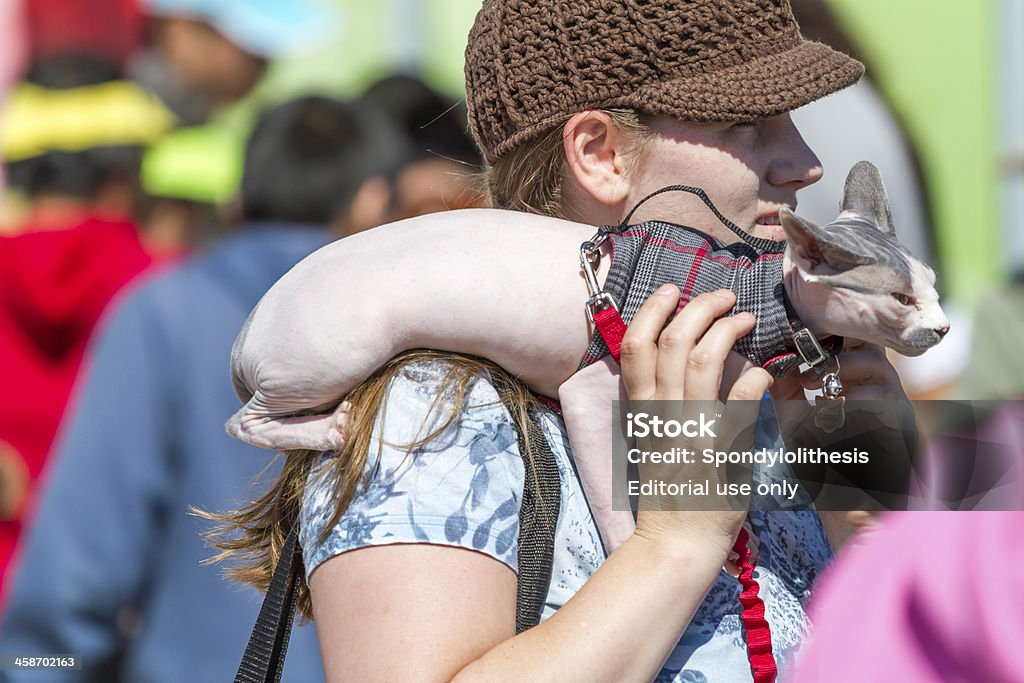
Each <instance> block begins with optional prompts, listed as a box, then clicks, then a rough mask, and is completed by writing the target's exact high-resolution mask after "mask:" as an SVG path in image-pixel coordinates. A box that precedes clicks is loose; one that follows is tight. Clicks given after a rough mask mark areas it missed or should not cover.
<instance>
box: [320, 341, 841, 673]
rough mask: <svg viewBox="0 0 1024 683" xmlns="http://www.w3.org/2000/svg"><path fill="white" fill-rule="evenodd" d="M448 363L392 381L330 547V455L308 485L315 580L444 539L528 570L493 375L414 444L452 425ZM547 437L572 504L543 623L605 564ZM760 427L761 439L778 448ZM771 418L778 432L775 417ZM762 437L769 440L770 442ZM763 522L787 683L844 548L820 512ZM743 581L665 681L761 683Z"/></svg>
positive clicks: (722, 598) (723, 580)
mask: <svg viewBox="0 0 1024 683" xmlns="http://www.w3.org/2000/svg"><path fill="white" fill-rule="evenodd" d="M446 372H447V366H446V364H445V363H444V362H443V361H425V362H419V363H416V364H412V365H410V366H408V367H407V368H406V369H405V370H404V371H403V372H402V373H400V374H399V375H398V376H397V377H396V378H395V379H394V380H393V382H392V384H391V386H390V388H389V390H388V393H387V398H386V402H385V409H384V410H382V411H381V414H380V415H378V420H377V425H376V429H375V432H374V445H373V446H371V452H370V456H371V457H370V458H368V463H367V476H368V483H367V485H366V487H365V489H364V490H363V491H362V492H361V493H360V495H358V496H357V497H356V498H355V499H354V500H353V502H352V504H351V505H350V506H349V508H348V509H347V510H346V511H345V513H344V514H343V515H342V517H341V520H340V522H339V523H338V524H336V525H335V526H334V527H333V528H331V529H330V530H329V531H327V532H326V533H327V536H326V539H325V540H324V541H323V542H320V540H319V537H320V535H321V533H323V532H324V530H325V527H326V526H327V524H328V522H329V520H330V518H331V515H332V513H333V511H334V504H333V480H332V478H331V476H330V468H329V465H330V463H331V457H329V456H327V455H325V456H321V460H320V461H319V462H318V463H317V465H316V467H314V469H313V471H312V472H311V474H310V477H309V480H308V482H307V487H306V494H305V499H304V501H303V509H302V515H301V534H300V542H301V543H302V548H303V558H304V561H305V566H306V572H307V573H306V578H307V581H308V578H309V576H310V575H311V574H312V572H314V571H315V570H316V568H317V567H318V566H320V564H322V563H323V562H325V561H326V560H328V559H330V558H331V557H334V556H336V555H338V554H340V553H344V552H346V551H348V550H354V549H357V548H364V547H367V546H374V545H388V544H393V543H430V544H437V545H447V546H454V547H459V548H468V549H472V550H476V551H480V552H484V553H487V554H488V555H491V556H492V557H494V558H495V559H497V560H499V561H501V562H503V563H505V564H506V565H508V566H509V567H510V568H511V569H512V570H513V571H515V570H516V569H517V562H516V551H517V540H518V534H519V502H520V498H521V496H522V491H523V482H524V475H523V464H522V460H521V458H520V456H519V452H518V446H517V437H516V431H515V427H514V423H513V422H512V419H511V417H510V416H509V414H508V412H507V411H506V410H505V409H504V407H503V406H502V405H501V403H500V401H499V400H498V396H497V393H496V392H495V390H494V388H493V387H492V386H491V385H490V384H489V383H488V382H487V380H486V378H485V377H478V378H477V379H476V380H475V381H474V382H473V384H472V386H471V388H470V389H469V391H468V392H467V394H466V397H465V401H466V407H465V408H464V409H463V411H462V412H461V413H459V414H458V415H457V416H456V418H455V420H454V421H453V422H452V424H451V425H449V426H448V427H447V428H446V429H444V430H443V431H442V432H441V433H440V434H439V435H437V436H436V437H435V438H433V439H431V440H430V441H429V442H428V443H426V444H424V445H421V446H417V447H414V448H412V449H411V450H410V449H409V448H408V447H407V446H408V444H412V443H414V442H416V441H419V440H421V439H424V438H425V437H427V436H429V435H431V434H432V433H433V432H435V431H437V430H438V428H439V427H441V426H443V425H444V424H445V422H446V421H447V420H448V418H449V417H450V416H451V402H450V401H451V397H450V396H444V395H441V396H440V398H439V390H440V388H441V387H442V385H443V380H444V377H445V374H446ZM541 422H542V427H543V429H544V432H545V434H546V436H547V438H548V442H549V444H550V446H551V450H552V452H553V453H554V455H555V459H556V461H557V463H558V468H559V474H560V477H561V484H562V504H561V511H560V514H559V519H558V525H557V529H556V536H555V552H554V565H553V569H552V581H551V587H550V589H549V592H548V596H547V600H546V603H547V604H546V607H545V610H544V614H543V618H547V617H550V616H551V615H552V614H553V613H554V612H555V611H556V610H557V609H558V608H559V607H560V606H562V605H563V604H565V603H566V602H567V601H568V600H569V599H570V598H571V597H572V596H573V594H574V593H576V591H578V590H579V589H580V587H582V585H583V583H584V582H585V581H586V580H587V579H588V578H589V577H590V576H591V575H592V574H593V573H594V572H596V571H597V570H598V568H599V567H600V566H601V563H602V562H603V561H604V559H605V554H604V550H603V548H602V545H601V541H600V537H599V535H598V531H597V527H596V526H595V524H594V520H593V517H592V516H591V513H590V509H589V507H588V505H587V501H586V498H585V496H584V493H583V489H582V486H581V484H580V481H579V478H578V476H577V474H576V470H575V466H574V464H573V461H572V456H571V454H570V451H569V442H568V438H567V436H566V433H565V427H564V425H563V424H562V422H561V420H560V419H559V418H558V417H557V416H555V415H553V414H546V415H545V416H544V417H543V418H542V420H541ZM762 422H764V423H766V424H767V423H768V421H765V420H761V421H759V425H758V428H759V438H760V439H761V442H762V443H764V439H767V438H776V439H777V438H778V437H777V428H775V434H771V429H770V428H769V427H766V426H765V425H763V424H762ZM771 422H774V419H772V421H771ZM761 432H764V433H763V434H761ZM750 522H751V524H752V526H753V529H754V533H755V534H757V536H758V539H759V542H760V559H759V561H758V568H757V570H756V571H755V573H754V576H755V578H756V579H757V580H758V581H759V582H760V584H761V597H762V598H763V599H764V602H765V607H766V614H767V619H768V622H769V624H770V625H771V629H772V642H773V648H774V652H775V658H776V661H777V663H778V666H779V672H780V678H783V674H784V673H785V671H786V670H787V669H789V668H791V667H792V661H793V659H794V657H795V655H796V651H797V649H798V648H799V645H800V643H801V641H802V640H803V639H804V637H805V635H806V630H807V619H806V613H805V605H806V602H807V600H808V598H809V596H810V591H811V586H812V584H813V582H814V579H815V577H816V576H817V574H818V573H819V571H820V570H821V569H822V568H823V566H824V565H825V563H826V562H827V561H828V560H829V559H830V558H831V550H830V549H829V546H828V542H827V540H826V538H825V536H824V532H823V531H822V528H821V525H820V522H819V521H818V516H817V515H816V514H815V513H813V512H759V511H757V510H752V511H751V513H750ZM739 592H740V589H739V585H738V583H737V581H736V580H735V579H734V578H733V577H731V576H729V575H728V574H726V573H725V572H724V571H723V572H722V573H721V574H720V575H719V577H718V579H717V580H716V582H715V583H714V585H713V586H712V587H711V590H710V592H709V593H708V596H707V598H705V600H704V603H703V604H702V605H701V607H700V608H699V609H698V611H697V613H696V615H695V617H694V619H693V620H692V622H691V623H690V625H689V627H688V628H687V629H686V631H685V633H684V634H683V637H682V639H681V640H680V641H679V644H678V645H677V646H676V648H675V650H674V651H673V653H672V654H671V656H670V657H669V658H668V660H667V662H666V664H665V667H664V669H663V670H662V672H661V673H660V674H659V676H658V677H657V678H656V680H657V681H675V682H686V683H702V682H704V681H708V682H716V681H723V682H726V683H732V682H734V681H750V680H752V678H751V674H750V668H749V664H748V661H747V654H746V646H745V644H744V640H743V631H742V626H741V623H740V616H739V615H740V604H739Z"/></svg>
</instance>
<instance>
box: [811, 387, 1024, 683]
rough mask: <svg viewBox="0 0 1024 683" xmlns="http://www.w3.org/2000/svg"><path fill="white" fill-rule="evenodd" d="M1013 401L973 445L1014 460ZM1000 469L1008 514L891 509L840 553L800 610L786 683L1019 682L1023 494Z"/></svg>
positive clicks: (1019, 415) (1016, 411)
mask: <svg viewBox="0 0 1024 683" xmlns="http://www.w3.org/2000/svg"><path fill="white" fill-rule="evenodd" d="M1022 408H1024V403H1021V402H1011V403H1007V404H1006V405H1005V406H1004V408H1003V409H1002V410H1000V411H999V412H998V413H996V415H995V416H994V417H993V418H992V419H991V420H990V421H988V422H987V423H986V424H985V425H984V426H983V427H982V429H981V431H980V432H979V435H978V438H979V439H980V440H981V441H983V442H985V443H989V444H992V443H998V444H1002V445H1005V447H1006V448H1007V450H1006V451H1005V452H1006V453H1008V454H1015V455H1017V456H1020V458H1022V459H1024V410H1022ZM1013 474H1014V473H1013V472H1012V471H1011V470H1007V476H1008V477H1009V478H1008V479H1006V480H1004V482H1003V484H1004V485H1003V487H1002V490H1001V491H1000V492H999V496H1000V497H999V502H1000V503H1001V504H1003V505H1006V506H1007V507H1006V508H1005V509H1014V508H1015V509H1016V511H1011V512H991V511H989V512H899V513H889V514H888V515H886V516H885V517H883V518H882V519H881V524H880V529H878V530H877V531H875V532H872V535H871V536H869V537H867V538H866V539H864V540H863V541H862V542H861V543H860V544H859V545H857V546H855V547H853V548H850V549H849V550H848V551H847V550H844V552H843V553H841V554H840V555H839V557H838V559H837V560H836V564H835V565H834V566H833V567H832V568H831V569H830V570H829V572H828V573H826V574H825V576H824V577H823V578H822V580H821V582H820V585H819V586H818V588H817V589H816V596H815V598H814V599H813V600H812V603H811V618H812V624H813V630H812V637H811V640H810V642H809V643H808V644H807V645H805V647H804V650H803V652H802V653H801V655H800V657H799V659H798V663H799V664H798V668H797V674H796V676H795V677H794V678H793V679H792V680H793V681H794V682H795V683H808V682H814V683H818V682H820V681H829V683H846V682H850V683H852V682H854V681H856V682H857V683H864V682H871V681H886V682H888V681H900V683H936V682H938V681H949V682H954V681H955V682H957V683H960V682H964V683H967V682H970V683H1009V682H1011V681H1018V682H1020V681H1024V666H1022V665H1021V662H1022V658H1021V652H1022V651H1024V581H1022V579H1021V571H1020V568H1021V567H1022V566H1024V512H1021V511H1020V510H1022V509H1024V505H1022V503H1021V501H1022V500H1024V486H1021V482H1020V479H1019V478H1016V479H1015V478H1014V476H1013Z"/></svg>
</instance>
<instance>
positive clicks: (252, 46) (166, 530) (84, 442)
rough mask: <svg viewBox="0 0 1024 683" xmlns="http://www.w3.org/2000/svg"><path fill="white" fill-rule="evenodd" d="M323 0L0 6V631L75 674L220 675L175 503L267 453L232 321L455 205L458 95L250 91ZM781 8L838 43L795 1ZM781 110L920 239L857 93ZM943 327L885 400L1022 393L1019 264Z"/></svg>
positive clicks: (215, 498)
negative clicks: (368, 236) (298, 280)
mask: <svg viewBox="0 0 1024 683" xmlns="http://www.w3.org/2000/svg"><path fill="white" fill-rule="evenodd" d="M340 4H341V3H338V2H334V3H329V2H323V3H321V2H318V1H317V0H0V155H2V160H3V183H2V185H0V375H2V376H3V378H4V387H5V390H4V391H3V392H0V608H2V610H3V617H2V621H0V652H4V653H13V652H24V653H37V654H40V653H42V652H44V651H45V652H46V653H56V652H72V653H75V654H78V655H81V656H83V658H84V661H85V662H86V669H85V671H84V672H83V675H84V676H85V678H83V679H82V680H95V681H115V680H147V681H182V680H227V679H228V678H229V677H230V676H232V675H233V672H234V669H235V667H236V666H237V663H238V659H239V657H240V655H241V653H242V651H243V649H244V647H245V643H246V639H247V637H248V633H249V629H250V627H251V625H252V623H253V622H254V620H255V616H256V613H257V611H258V607H259V602H260V596H258V595H256V594H255V593H254V592H249V591H243V590H241V589H239V588H237V587H235V586H231V585H229V584H228V583H227V582H226V581H225V580H224V579H223V578H222V576H221V573H220V571H219V570H218V569H217V568H211V567H208V566H205V565H203V564H202V561H203V560H206V559H208V558H209V556H210V554H211V551H210V549H209V547H208V546H206V545H205V544H204V541H203V539H202V536H201V534H202V532H203V531H205V530H208V523H206V522H204V521H203V520H201V519H198V518H196V517H194V516H192V515H190V514H189V506H195V507H197V508H200V509H205V510H212V511H217V510H226V509H230V508H232V507H233V506H234V505H235V503H237V502H238V501H239V500H240V499H241V498H242V497H243V496H250V495H252V491H251V486H250V484H251V481H252V480H253V479H254V478H255V477H256V476H257V475H258V474H259V473H260V472H261V471H262V470H264V469H265V468H267V467H271V468H273V467H274V466H275V464H274V462H273V454H271V453H268V452H262V451H259V450H258V449H255V448H252V447H249V446H247V445H245V444H242V443H241V442H238V441H234V440H232V439H230V438H229V437H227V436H226V435H225V434H224V430H223V423H224V420H225V418H226V417H227V416H229V415H230V414H231V413H233V412H234V410H235V409H236V408H237V398H236V397H235V394H234V392H233V391H232V387H231V385H230V382H229V381H228V372H227V368H228V356H229V353H230V349H231V344H232V342H233V340H234V337H235V335H236V334H237V332H238V330H239V329H240V328H241V327H242V324H243V322H244V320H245V318H246V316H247V315H248V312H249V311H250V310H251V308H252V307H253V306H254V305H255V303H256V302H257V301H258V299H259V298H260V296H261V295H262V294H263V293H264V292H265V291H266V289H267V288H269V287H270V285H271V284H272V283H273V282H274V281H275V280H276V279H277V278H279V277H280V276H281V275H282V274H283V273H284V272H286V271H287V270H288V269H289V268H290V267H291V266H292V265H294V264H295V263H296V262H298V261H299V260H300V259H302V258H303V257H304V256H306V255H307V254H309V253H310V252H312V251H313V250H315V249H317V248H318V247H320V246H322V245H323V244H326V243H327V242H329V241H331V240H335V239H339V238H344V237H346V236H349V235H352V234H354V233H357V232H359V231H361V230H365V229H368V228H372V227H374V226H377V225H380V224H383V223H387V222H390V221H393V220H398V219H403V218H409V217H413V216H417V215H421V214H424V213H430V212H434V211H443V210H448V209H456V208H466V207H472V206H478V205H480V204H481V197H480V195H479V193H478V192H477V191H476V189H475V188H476V183H475V180H474V176H475V174H476V173H477V172H479V171H480V170H481V160H480V158H479V156H478V153H477V151H476V149H475V147H474V145H473V143H472V140H471V139H470V138H469V137H468V134H467V131H466V122H465V112H464V103H463V102H462V101H460V100H458V99H457V98H452V97H451V96H449V95H447V94H444V93H443V92H441V91H440V90H438V89H437V88H436V87H434V86H432V85H431V84H430V83H429V82H428V81H426V80H424V79H423V78H422V77H420V76H418V75H416V73H415V72H414V71H410V72H408V73H389V74H386V75H383V76H382V77H381V78H379V79H377V80H376V81H374V82H372V83H366V84H365V87H363V88H362V89H361V92H360V93H359V94H358V95H357V96H354V97H350V98H347V99H345V100H342V99H338V98H337V97H335V96H330V95H325V94H324V93H325V92H336V89H333V88H331V87H330V84H326V85H327V87H325V88H324V89H323V91H322V92H318V91H315V90H313V89H311V90H310V92H307V93H302V94H301V95H299V96H294V95H295V93H289V96H288V97H287V98H278V99H275V98H274V97H273V96H268V95H267V94H266V93H265V92H263V91H261V90H260V83H261V81H262V80H263V79H264V78H265V76H266V74H267V71H268V68H269V67H270V65H272V64H273V63H274V61H275V60H278V59H281V58H283V57H285V56H288V55H292V54H295V53H297V52H301V51H303V50H309V49H310V48H311V47H313V46H315V45H317V44H319V43H321V42H322V41H325V40H329V39H330V38H331V27H332V26H333V25H334V22H336V21H338V17H337V15H336V12H337V9H338V6H340ZM793 4H794V8H795V9H796V10H797V12H798V17H799V18H800V22H801V25H802V26H803V30H804V32H805V34H807V35H809V36H810V37H813V38H817V39H821V40H826V41H828V42H830V43H832V44H833V45H836V43H837V42H839V43H842V44H839V45H836V46H837V47H840V48H842V49H845V50H847V51H850V52H854V53H856V48H855V46H854V44H853V43H852V42H844V41H847V39H846V38H845V37H844V35H843V34H842V33H841V32H836V30H835V24H834V21H833V19H832V18H831V17H829V16H821V15H820V14H819V11H820V10H821V8H822V6H823V5H822V3H821V2H820V0H814V1H812V0H794V2H793ZM801 13H802V14H801ZM816 31H817V32H818V33H817V35H815V32H816ZM862 57H863V56H862ZM336 68H337V69H338V70H342V69H344V68H345V65H344V64H338V65H336ZM869 73H870V68H869ZM851 111H856V112H858V113H857V115H856V116H851V115H850V112H851ZM843 115H846V116H848V117H849V120H848V121H846V122H845V123H844V127H845V135H843V136H835V135H828V134H827V133H826V132H824V131H825V130H828V129H829V128H830V126H834V124H835V121H836V119H837V117H840V116H843ZM796 119H797V121H798V124H799V125H800V126H801V128H802V129H803V130H804V131H805V133H806V135H807V137H808V140H809V142H810V144H811V146H812V147H813V148H814V149H815V151H816V152H817V153H818V155H819V156H820V157H821V159H822V160H823V162H824V165H825V167H826V169H828V168H835V169H839V170H834V171H833V172H832V173H831V174H827V175H826V179H829V178H835V179H836V180H837V181H841V179H842V178H843V177H844V176H845V169H846V168H849V167H850V166H851V165H852V163H853V162H855V161H856V160H858V159H859V158H868V159H870V160H872V161H874V162H875V163H876V164H877V165H878V166H879V167H880V168H881V170H882V175H883V177H884V178H885V179H886V182H887V183H888V184H889V186H890V193H891V194H892V196H893V206H894V213H895V214H896V215H897V216H898V217H899V218H902V219H903V222H902V223H901V226H902V227H901V230H903V233H902V234H901V237H902V238H903V241H904V242H906V243H908V244H909V245H910V246H911V248H912V249H913V251H915V253H918V254H921V255H923V256H924V257H925V258H926V260H933V259H934V253H935V249H934V244H933V241H932V231H931V227H930V219H929V210H928V206H929V202H928V192H927V188H926V187H925V186H924V184H923V182H922V180H921V174H920V169H919V165H918V160H917V158H916V155H915V154H914V151H913V149H912V147H911V145H910V144H909V141H908V138H907V136H906V134H905V131H903V130H902V128H901V126H900V124H899V121H898V120H897V118H896V117H895V116H893V114H892V112H891V110H890V109H889V108H888V107H887V105H886V102H885V101H884V98H883V96H882V94H881V93H880V92H879V91H878V90H877V89H876V88H875V86H874V85H873V84H872V83H871V82H870V81H865V82H864V83H862V84H861V85H859V86H857V87H855V88H853V89H851V90H849V91H847V92H844V93H842V94H840V95H837V96H836V98H829V99H826V100H823V101H822V102H821V103H818V104H815V105H812V106H811V107H808V108H807V109H806V110H804V111H802V112H798V113H797V116H796ZM826 124H828V125H826ZM858 126H860V127H861V133H860V134H859V133H858V132H857V130H858ZM864 140H872V141H874V142H876V148H875V149H866V148H865V145H864V143H863V141H864ZM815 192H816V193H817V194H814V193H808V196H807V197H805V198H803V199H802V200H801V201H802V202H804V204H803V205H802V207H803V208H802V210H801V213H802V214H805V215H807V216H808V217H810V218H812V219H815V220H818V221H819V222H827V221H828V220H829V219H830V218H831V217H832V216H833V214H834V206H835V204H836V202H837V201H838V196H839V193H840V190H839V189H837V188H836V187H834V186H829V185H828V184H827V183H826V182H823V183H821V184H820V187H818V188H815ZM939 275H940V281H941V272H940V273H939ZM953 320H954V333H956V334H954V333H951V334H950V336H949V338H948V339H947V340H946V341H945V342H944V343H943V345H940V347H938V348H937V349H936V350H935V351H934V352H930V353H929V354H928V355H927V356H925V357H923V358H922V359H919V360H915V361H901V363H900V366H899V367H900V370H901V373H903V375H904V380H905V384H906V386H907V388H908V390H909V393H910V394H911V397H912V398H914V397H921V398H925V397H927V398H944V397H945V398H1000V399H1004V398H1020V397H1022V395H1024V365H1021V360H1020V359H1021V355H1020V354H1019V352H1017V351H1016V350H1017V349H1018V348H1019V339H1020V334H1018V332H1019V331H1022V328H1021V325H1022V321H1024V285H1019V284H1017V285H1011V286H1009V287H1008V288H1007V289H1006V290H1005V291H1003V292H999V293H995V294H994V295H993V298H992V299H991V301H990V302H989V303H988V304H987V305H985V306H983V307H982V308H981V309H979V312H978V314H977V319H976V320H977V322H976V324H972V322H971V316H969V315H968V314H967V313H964V312H961V313H957V312H955V311H954V312H953ZM972 330H973V337H972V334H971V332H972ZM972 338H973V339H974V340H975V341H974V342H972ZM967 367H969V368H970V370H969V371H968V372H966V373H965V372H964V369H965V368H967ZM963 533H964V534H966V535H969V532H968V531H964V532H963ZM291 647H292V654H291V655H290V657H289V660H288V665H287V666H286V669H285V678H284V680H293V681H312V680H317V679H320V678H321V677H322V673H321V671H320V663H319V656H318V655H317V650H316V642H315V638H314V636H313V634H312V629H311V628H310V627H305V628H299V629H297V630H296V633H295V634H294V636H293V638H292V646H291ZM196 671H200V672H203V673H202V675H201V676H199V677H198V678H197V676H196V674H195V672H196ZM7 673H8V672H4V671H0V680H2V679H3V677H4V676H5V675H6V674H7ZM32 680H42V679H41V678H34V679H32ZM57 680H64V679H59V678H58V679H57ZM964 680H969V679H964Z"/></svg>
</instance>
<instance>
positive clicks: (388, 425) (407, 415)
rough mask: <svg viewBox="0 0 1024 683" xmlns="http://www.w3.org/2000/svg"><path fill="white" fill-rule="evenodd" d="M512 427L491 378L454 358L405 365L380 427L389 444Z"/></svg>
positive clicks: (446, 444) (384, 407)
mask: <svg viewBox="0 0 1024 683" xmlns="http://www.w3.org/2000/svg"><path fill="white" fill-rule="evenodd" d="M500 425H506V426H508V427H509V428H513V429H514V426H513V424H512V419H511V416H510V415H509V412H508V410H507V409H506V408H505V406H504V405H503V404H502V402H501V400H500V398H499V397H498V392H497V391H496V390H495V388H494V385H493V383H492V380H491V376H490V373H489V372H488V371H487V370H486V369H485V368H483V367H481V368H476V369H474V368H472V366H467V365H466V364H464V363H463V362H461V361H459V360H457V359H455V358H450V359H449V358H444V357H437V358H429V359H423V360H416V361H413V362H411V363H409V364H408V365H406V366H404V367H403V368H402V369H401V370H400V371H399V372H398V373H396V374H395V376H394V379H393V380H392V381H391V383H390V384H389V386H388V388H387V391H386V393H385V396H384V400H383V401H382V406H381V411H380V414H379V415H378V424H377V427H378V429H379V431H380V433H381V436H382V438H383V439H384V440H385V441H388V442H391V443H398V442H401V441H402V440H404V441H406V442H408V443H414V442H419V441H422V440H424V439H426V440H429V441H440V444H438V445H439V446H444V447H446V448H450V447H452V446H453V445H455V444H454V443H452V442H451V441H450V440H448V439H445V438H444V437H445V436H446V435H447V436H449V437H450V436H452V435H451V434H449V433H450V432H461V431H466V432H475V431H481V430H484V431H487V430H494V429H497V428H498V427H499V426H500Z"/></svg>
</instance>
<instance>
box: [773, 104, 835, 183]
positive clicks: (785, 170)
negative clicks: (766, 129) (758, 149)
mask: <svg viewBox="0 0 1024 683" xmlns="http://www.w3.org/2000/svg"><path fill="white" fill-rule="evenodd" d="M770 123H771V128H772V133H773V142H774V143H775V144H774V151H775V153H774V156H773V158H772V161H771V165H770V166H769V167H768V182H769V183H771V184H772V185H780V186H781V185H791V184H792V185H796V186H797V187H798V189H799V188H800V187H806V186H808V185H813V184H814V183H816V182H818V181H819V180H821V176H822V175H823V174H824V171H823V170H822V168H821V160H819V159H818V157H817V155H815V154H814V152H813V151H812V150H811V148H810V147H808V146H807V143H806V142H804V138H803V136H802V135H800V131H799V130H797V127H796V124H794V123H793V119H792V118H791V117H790V115H789V114H788V113H787V114H782V115H781V116H776V117H775V118H774V119H772V120H771V122H770Z"/></svg>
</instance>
